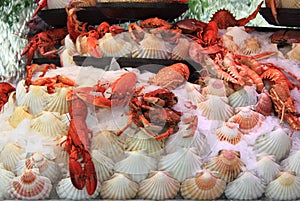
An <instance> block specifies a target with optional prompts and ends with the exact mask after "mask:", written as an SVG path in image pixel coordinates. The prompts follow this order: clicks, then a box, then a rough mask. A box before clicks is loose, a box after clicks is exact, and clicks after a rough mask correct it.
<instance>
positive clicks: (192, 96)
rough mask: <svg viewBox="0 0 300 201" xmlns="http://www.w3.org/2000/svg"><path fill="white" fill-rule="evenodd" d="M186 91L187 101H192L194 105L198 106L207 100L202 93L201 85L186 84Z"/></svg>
mask: <svg viewBox="0 0 300 201" xmlns="http://www.w3.org/2000/svg"><path fill="white" fill-rule="evenodd" d="M185 90H186V93H187V99H188V100H190V101H191V103H192V105H198V104H199V103H201V102H203V101H204V100H205V97H204V96H203V95H202V94H201V93H200V85H198V84H193V83H190V82H186V83H185Z"/></svg>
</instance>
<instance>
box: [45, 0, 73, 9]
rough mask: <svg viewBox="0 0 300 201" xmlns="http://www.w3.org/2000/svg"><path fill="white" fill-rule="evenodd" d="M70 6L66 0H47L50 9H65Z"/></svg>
mask: <svg viewBox="0 0 300 201" xmlns="http://www.w3.org/2000/svg"><path fill="white" fill-rule="evenodd" d="M68 5H69V1H66V0H47V8H48V9H55V8H65V7H66V6H68Z"/></svg>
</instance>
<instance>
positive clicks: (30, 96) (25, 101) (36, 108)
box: [18, 85, 50, 115]
mask: <svg viewBox="0 0 300 201" xmlns="http://www.w3.org/2000/svg"><path fill="white" fill-rule="evenodd" d="M49 98H50V95H49V94H48V92H47V87H46V86H34V85H30V86H29V91H28V92H27V93H26V94H25V95H24V97H23V98H22V99H21V100H20V101H18V104H19V106H25V107H27V108H28V110H29V112H30V114H33V115H37V114H39V113H40V112H42V111H43V110H45V109H46V108H47V107H46V106H47V102H48V100H49Z"/></svg>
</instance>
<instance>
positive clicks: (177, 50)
mask: <svg viewBox="0 0 300 201" xmlns="http://www.w3.org/2000/svg"><path fill="white" fill-rule="evenodd" d="M189 47H190V42H189V40H188V39H186V38H179V41H178V43H177V44H176V46H175V47H174V48H173V51H172V59H174V60H186V59H187V58H188V57H189Z"/></svg>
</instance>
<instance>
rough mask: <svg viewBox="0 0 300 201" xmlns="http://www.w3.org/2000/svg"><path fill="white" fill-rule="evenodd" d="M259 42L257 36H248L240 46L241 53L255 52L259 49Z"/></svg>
mask: <svg viewBox="0 0 300 201" xmlns="http://www.w3.org/2000/svg"><path fill="white" fill-rule="evenodd" d="M260 48H261V46H260V42H259V40H258V39H257V38H249V39H247V40H246V41H245V45H244V47H243V48H242V53H243V54H255V53H257V52H259V51H260Z"/></svg>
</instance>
